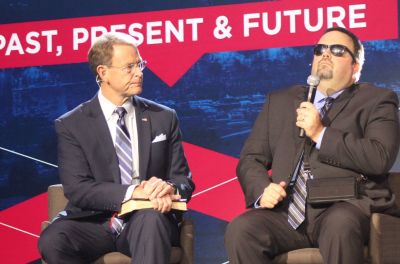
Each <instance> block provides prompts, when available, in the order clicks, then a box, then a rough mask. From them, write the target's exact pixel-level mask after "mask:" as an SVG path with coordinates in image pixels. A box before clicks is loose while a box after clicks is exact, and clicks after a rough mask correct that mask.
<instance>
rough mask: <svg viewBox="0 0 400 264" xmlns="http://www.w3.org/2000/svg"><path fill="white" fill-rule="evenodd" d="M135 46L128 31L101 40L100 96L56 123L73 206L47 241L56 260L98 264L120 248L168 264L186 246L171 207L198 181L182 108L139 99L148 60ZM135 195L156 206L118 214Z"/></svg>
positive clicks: (93, 55) (93, 61) (96, 50)
mask: <svg viewBox="0 0 400 264" xmlns="http://www.w3.org/2000/svg"><path fill="white" fill-rule="evenodd" d="M134 43H135V41H134V39H133V38H132V37H131V36H129V35H127V34H123V33H106V34H104V35H102V36H101V37H100V38H98V39H97V40H96V41H95V42H94V43H93V45H92V47H91V49H90V50H89V56H88V58H89V65H90V68H91V70H92V72H93V73H94V74H95V76H96V81H97V82H98V84H99V88H100V90H99V92H98V94H97V95H96V96H95V97H94V98H93V99H91V100H90V101H88V102H85V103H83V104H81V105H80V106H78V107H77V108H75V109H74V110H72V111H70V112H68V113H66V114H64V115H63V116H61V117H60V118H58V119H57V120H56V122H55V125H56V131H57V135H58V159H59V162H58V163H59V174H60V179H61V183H62V184H63V187H64V192H65V196H66V197H67V198H68V200H69V203H68V205H67V207H66V208H65V211H63V212H61V213H60V215H59V218H57V219H56V220H54V221H53V223H52V224H51V225H50V226H49V227H48V228H46V230H44V232H43V233H42V234H41V237H40V239H39V249H40V252H41V255H42V257H43V259H44V260H45V261H47V263H49V264H51V263H74V264H75V263H90V262H93V261H94V260H96V259H97V258H99V257H100V256H102V255H103V254H105V253H107V252H112V251H119V252H122V253H124V254H126V255H128V256H131V257H132V262H133V263H146V264H148V263H154V264H160V263H168V261H169V257H170V251H171V246H172V245H176V244H177V243H178V237H179V236H178V223H179V220H180V215H177V214H176V213H173V212H172V211H171V204H172V201H173V200H177V199H180V198H183V199H187V200H189V199H190V197H191V194H192V192H193V190H194V184H193V182H192V180H191V173H190V170H189V167H188V164H187V161H186V158H185V156H184V152H183V148H182V144H181V133H180V130H179V125H178V120H177V116H176V113H175V111H174V110H172V109H170V108H167V107H165V106H162V105H159V104H156V103H154V102H152V101H149V100H146V99H143V98H140V97H139V96H138V94H140V93H141V91H142V81H143V73H142V71H143V69H144V67H145V63H146V62H145V61H143V60H142V58H141V56H140V54H139V51H138V49H137V47H136V45H135V44H134ZM124 155H125V156H124ZM131 198H140V199H150V201H151V203H152V206H153V209H144V210H139V211H136V212H134V213H133V214H131V215H130V216H128V217H125V218H123V219H119V218H117V217H115V213H116V212H118V211H119V210H120V209H121V204H122V203H123V202H124V201H126V200H129V199H131ZM113 215H114V217H113Z"/></svg>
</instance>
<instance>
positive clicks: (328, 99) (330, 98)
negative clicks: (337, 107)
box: [325, 96, 335, 105]
mask: <svg viewBox="0 0 400 264" xmlns="http://www.w3.org/2000/svg"><path fill="white" fill-rule="evenodd" d="M333 100H335V99H334V98H333V97H329V96H328V97H325V104H326V105H330V104H332V102H333Z"/></svg>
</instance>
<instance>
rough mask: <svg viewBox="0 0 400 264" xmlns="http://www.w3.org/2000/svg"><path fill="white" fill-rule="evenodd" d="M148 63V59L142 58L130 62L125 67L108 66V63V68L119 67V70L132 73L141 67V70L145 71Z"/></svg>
mask: <svg viewBox="0 0 400 264" xmlns="http://www.w3.org/2000/svg"><path fill="white" fill-rule="evenodd" d="M146 65H147V61H145V60H141V61H139V62H137V63H130V64H128V65H126V66H123V67H117V66H112V65H111V66H107V65H106V66H107V67H108V68H116V69H119V70H121V71H123V72H124V73H126V74H130V73H132V72H133V71H134V70H136V69H139V70H140V71H143V70H144V69H145V68H146Z"/></svg>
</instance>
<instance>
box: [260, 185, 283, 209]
mask: <svg viewBox="0 0 400 264" xmlns="http://www.w3.org/2000/svg"><path fill="white" fill-rule="evenodd" d="M285 188H286V182H284V181H281V182H280V183H279V184H276V183H273V182H271V183H270V184H269V185H268V187H266V188H265V189H264V192H263V194H262V196H261V199H260V207H262V208H268V209H272V208H274V207H275V206H276V205H277V204H278V203H279V202H281V201H282V200H283V199H284V198H285V197H286V191H285Z"/></svg>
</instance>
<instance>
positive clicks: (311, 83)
mask: <svg viewBox="0 0 400 264" xmlns="http://www.w3.org/2000/svg"><path fill="white" fill-rule="evenodd" d="M307 84H308V94H307V102H313V101H314V97H315V90H316V88H317V86H318V84H319V77H318V76H316V75H310V76H308V78H307ZM304 133H305V132H304V128H302V129H300V134H299V137H304Z"/></svg>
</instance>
